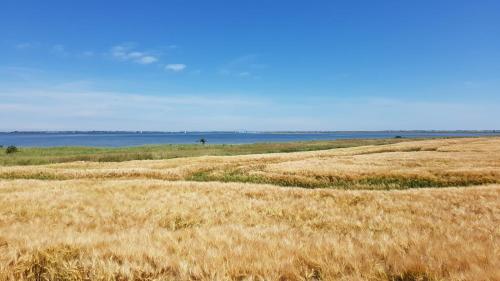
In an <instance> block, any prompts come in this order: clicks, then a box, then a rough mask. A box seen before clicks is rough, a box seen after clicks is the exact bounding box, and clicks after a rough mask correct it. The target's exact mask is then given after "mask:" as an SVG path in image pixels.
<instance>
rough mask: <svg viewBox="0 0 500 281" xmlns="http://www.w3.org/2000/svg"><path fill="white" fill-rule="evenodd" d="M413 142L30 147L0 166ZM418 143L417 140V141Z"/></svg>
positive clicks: (7, 157) (2, 158)
mask: <svg viewBox="0 0 500 281" xmlns="http://www.w3.org/2000/svg"><path fill="white" fill-rule="evenodd" d="M410 140H412V139H348V140H332V141H308V142H288V143H256V144H240V145H225V144H212V145H210V144H207V145H201V146H200V145H192V144H187V145H148V146H134V147H120V148H102V147H48V148H35V147H26V148H23V149H21V150H19V151H18V152H17V153H12V154H9V155H6V154H0V165H2V166H13V165H41V164H51V163H64V162H73V161H93V162H122V161H129V160H147V159H171V158H179V157H190V156H203V155H220V156H222V155H245V154H257V153H277V152H297V151H314V150H324V149H333V148H345V147H355V146H363V145H382V144H391V143H397V142H402V141H410ZM413 140H414V139H413Z"/></svg>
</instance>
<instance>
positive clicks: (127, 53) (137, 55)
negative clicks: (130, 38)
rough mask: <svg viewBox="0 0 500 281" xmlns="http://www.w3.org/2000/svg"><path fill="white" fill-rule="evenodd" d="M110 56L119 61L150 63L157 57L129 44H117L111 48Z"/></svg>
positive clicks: (155, 60) (156, 59)
mask: <svg viewBox="0 0 500 281" xmlns="http://www.w3.org/2000/svg"><path fill="white" fill-rule="evenodd" d="M111 56H112V57H113V58H115V59H118V60H121V61H132V62H135V63H139V64H151V63H155V62H157V61H158V58H157V57H155V56H153V55H151V54H148V53H147V52H143V51H135V50H134V47H133V46H132V45H130V44H125V45H117V46H114V47H112V48H111Z"/></svg>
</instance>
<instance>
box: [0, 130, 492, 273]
mask: <svg viewBox="0 0 500 281" xmlns="http://www.w3.org/2000/svg"><path fill="white" fill-rule="evenodd" d="M0 280H400V281H410V280H500V138H498V137H490V138H462V139H435V140H421V141H409V142H401V143H395V144H388V145H378V146H362V147H354V148H339V149H332V150H323V151H312V152H294V153H276V154H260V155H245V156H203V157H191V158H179V159H169V160H141V161H128V162H120V163H96V162H71V163H61V164H50V165H40V166H11V167H0Z"/></svg>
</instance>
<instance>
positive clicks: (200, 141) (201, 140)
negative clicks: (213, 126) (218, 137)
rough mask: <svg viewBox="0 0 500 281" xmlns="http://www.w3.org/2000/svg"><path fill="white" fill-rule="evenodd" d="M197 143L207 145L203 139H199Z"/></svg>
mask: <svg viewBox="0 0 500 281" xmlns="http://www.w3.org/2000/svg"><path fill="white" fill-rule="evenodd" d="M198 142H199V143H201V144H205V143H207V140H206V139H204V138H201V139H200V140H199V141H198Z"/></svg>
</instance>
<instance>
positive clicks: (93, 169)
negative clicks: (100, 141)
mask: <svg viewBox="0 0 500 281" xmlns="http://www.w3.org/2000/svg"><path fill="white" fill-rule="evenodd" d="M0 178H4V179H88V178H92V179H108V178H113V179H116V178H120V179H163V180H197V181H224V182H252V183H269V184H275V185H281V186H299V187H311V188H314V187H335V188H343V189H400V188H414V187H445V186H468V185H479V184H491V183H500V138H468V139H441V140H428V141H414V142H402V143H397V144H389V145H378V146H362V147H354V148H342V149H332V150H323V151H312V152H296V153H275V154H255V155H243V156H231V157H229V156H204V157H191V158H189V157H187V158H181V159H170V160H143V161H128V162H121V163H98V162H72V163H63V164H53V165H41V166H17V167H16V166H14V167H0Z"/></svg>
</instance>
